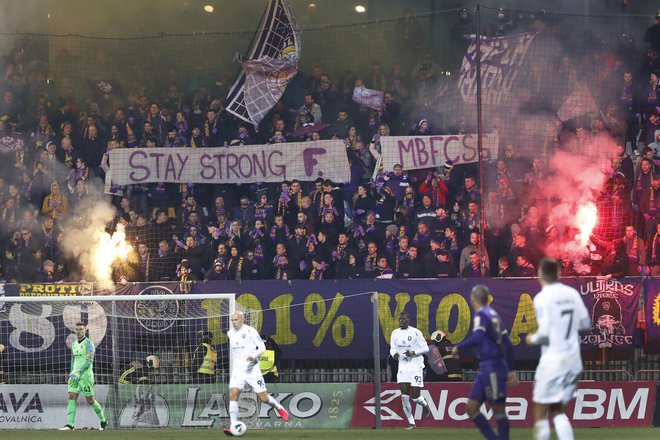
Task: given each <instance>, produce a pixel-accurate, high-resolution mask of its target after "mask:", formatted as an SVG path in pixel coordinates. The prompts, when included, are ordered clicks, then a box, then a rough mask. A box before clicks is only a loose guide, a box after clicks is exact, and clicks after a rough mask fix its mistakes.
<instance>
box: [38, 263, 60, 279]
mask: <svg viewBox="0 0 660 440" xmlns="http://www.w3.org/2000/svg"><path fill="white" fill-rule="evenodd" d="M60 275H61V274H59V273H58V272H56V271H55V263H53V261H52V260H45V261H44V262H43V265H42V271H41V280H39V281H41V282H43V283H56V282H58V281H61V278H60Z"/></svg>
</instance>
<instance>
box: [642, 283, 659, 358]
mask: <svg viewBox="0 0 660 440" xmlns="http://www.w3.org/2000/svg"><path fill="white" fill-rule="evenodd" d="M645 292H646V295H645V297H644V318H645V321H646V343H647V346H648V347H649V348H651V349H653V350H658V349H660V278H650V279H648V280H647V281H646V289H645Z"/></svg>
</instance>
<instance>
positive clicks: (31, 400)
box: [0, 377, 109, 430]
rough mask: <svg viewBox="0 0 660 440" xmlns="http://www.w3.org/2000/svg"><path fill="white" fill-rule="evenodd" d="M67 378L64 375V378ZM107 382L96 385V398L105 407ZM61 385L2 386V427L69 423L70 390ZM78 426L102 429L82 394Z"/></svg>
mask: <svg viewBox="0 0 660 440" xmlns="http://www.w3.org/2000/svg"><path fill="white" fill-rule="evenodd" d="M62 382H64V377H63V378H62ZM108 389H109V387H108V385H96V386H95V387H94V398H95V399H96V400H97V401H98V402H99V403H100V404H101V406H102V407H104V408H105V409H106V414H107V406H106V404H107V396H108ZM66 390H67V386H66V384H64V383H62V384H61V385H46V384H40V385H7V384H3V385H2V387H0V430H2V429H57V428H61V427H62V426H64V425H66V422H67V410H68V409H67V405H68V394H67V391H66ZM75 428H76V429H77V430H78V429H99V419H98V417H97V416H96V413H94V410H93V409H92V407H91V406H90V405H88V404H87V402H85V399H83V398H82V397H81V398H79V399H78V405H77V407H76V426H75Z"/></svg>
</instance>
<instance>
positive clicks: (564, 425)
mask: <svg viewBox="0 0 660 440" xmlns="http://www.w3.org/2000/svg"><path fill="white" fill-rule="evenodd" d="M552 421H553V422H554V424H555V431H556V432H557V438H559V440H573V427H572V426H571V422H570V420H568V417H566V414H563V413H562V414H557V415H556V416H554V417H553V418H552Z"/></svg>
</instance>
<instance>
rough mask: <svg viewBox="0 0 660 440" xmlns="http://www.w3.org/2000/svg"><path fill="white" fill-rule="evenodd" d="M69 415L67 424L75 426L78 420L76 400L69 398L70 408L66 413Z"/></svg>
mask: <svg viewBox="0 0 660 440" xmlns="http://www.w3.org/2000/svg"><path fill="white" fill-rule="evenodd" d="M66 415H67V420H68V422H67V425H71V426H74V425H73V424H74V422H75V420H76V401H75V400H71V399H69V409H68V411H67V413H66Z"/></svg>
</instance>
